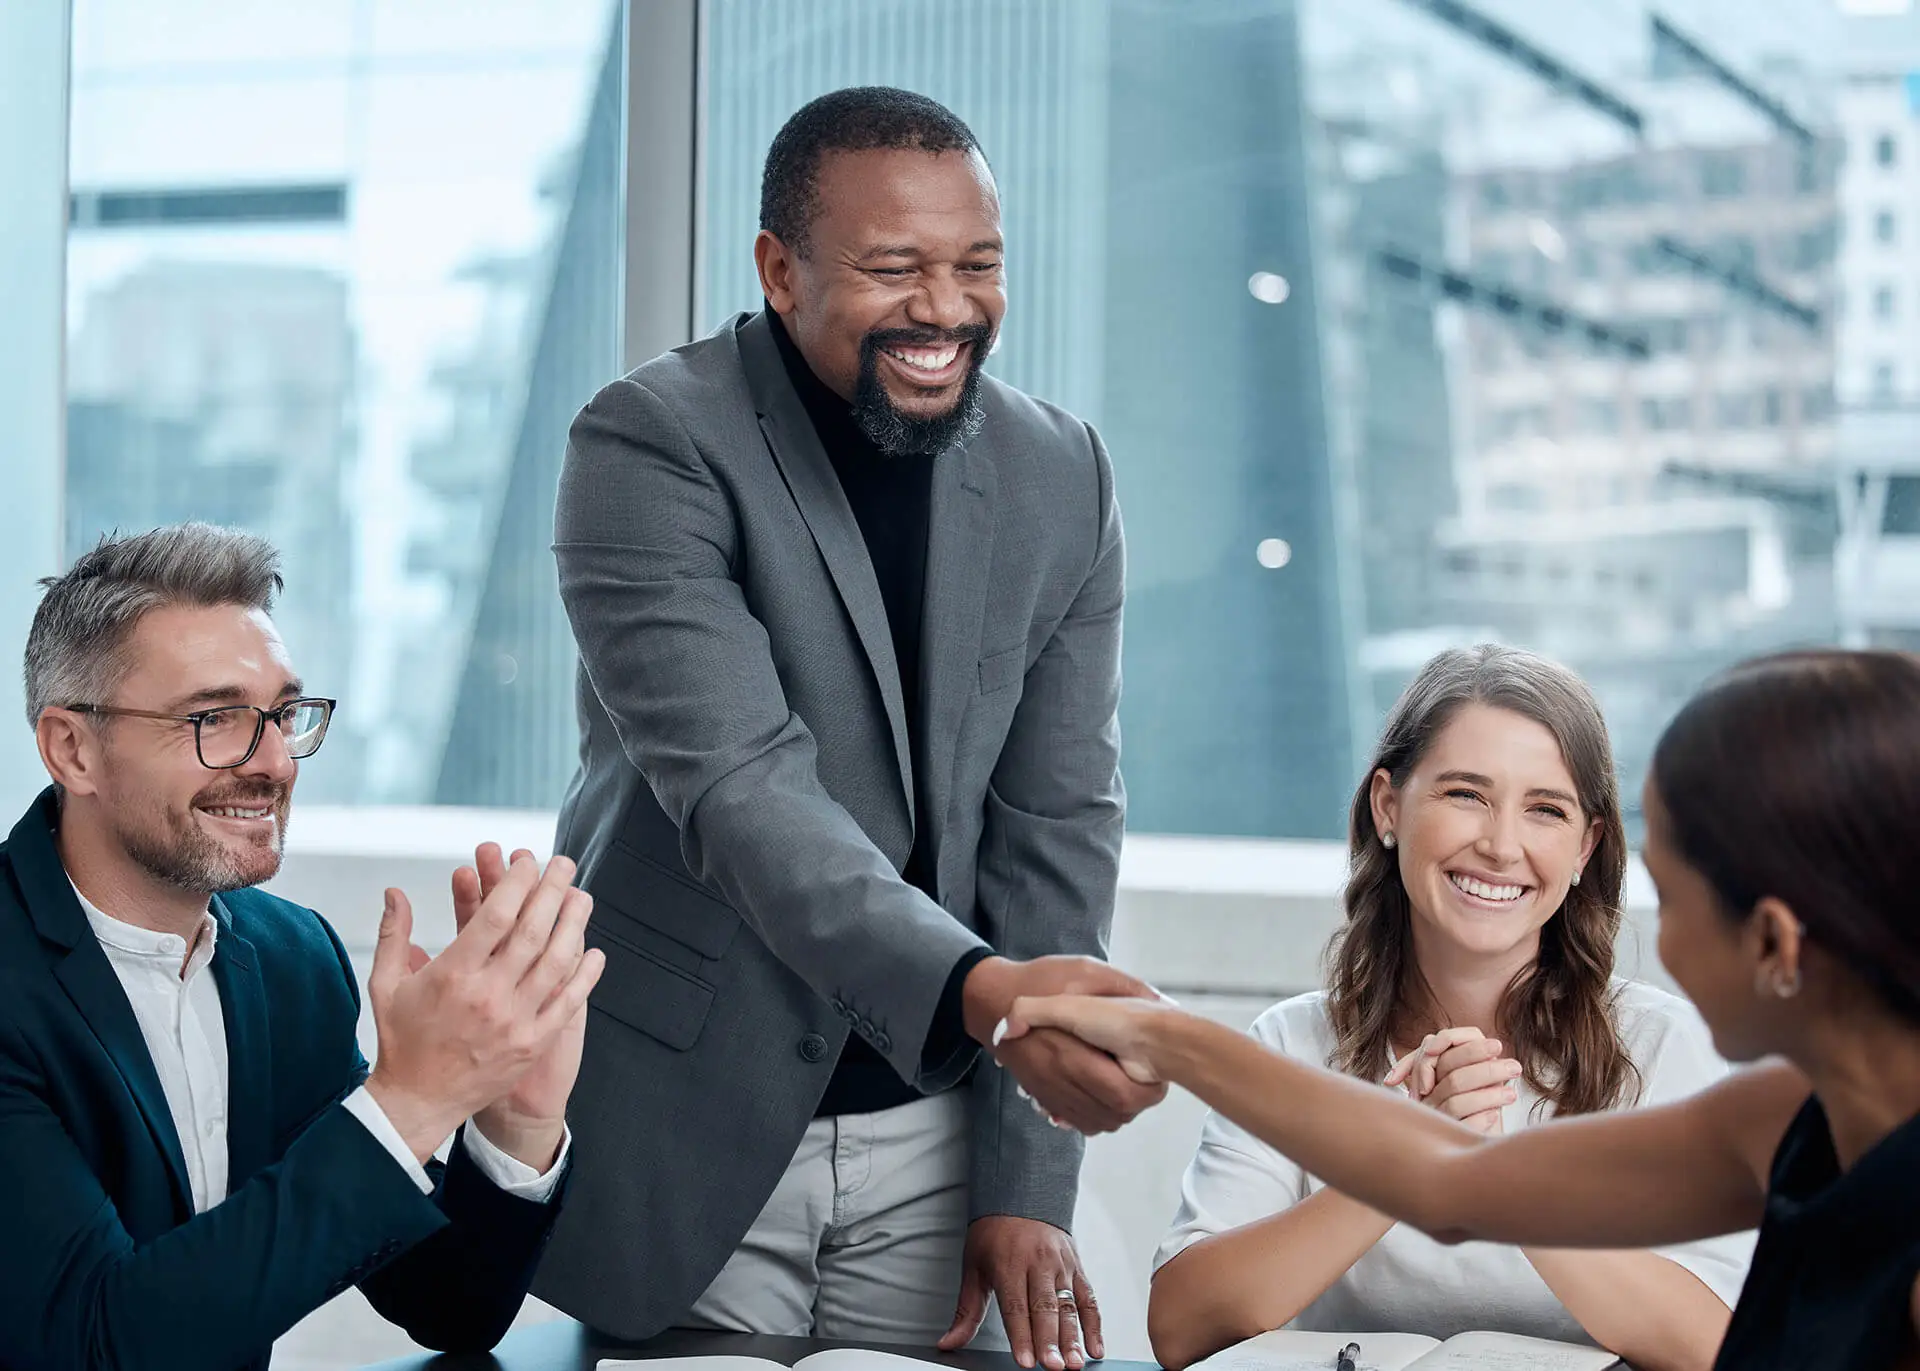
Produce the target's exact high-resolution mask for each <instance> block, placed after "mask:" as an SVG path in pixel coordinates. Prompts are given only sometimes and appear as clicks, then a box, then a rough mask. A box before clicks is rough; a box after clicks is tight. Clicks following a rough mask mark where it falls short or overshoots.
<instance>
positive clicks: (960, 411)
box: [853, 324, 993, 457]
mask: <svg viewBox="0 0 1920 1371" xmlns="http://www.w3.org/2000/svg"><path fill="white" fill-rule="evenodd" d="M992 341H993V330H992V329H990V328H989V327H988V326H987V325H985V324H968V325H966V326H965V327H964V328H956V329H880V330H876V331H875V332H873V333H869V334H868V335H867V336H866V337H864V338H862V339H861V340H860V377H859V379H858V380H857V381H856V382H855V383H854V388H853V420H854V422H855V423H856V424H858V425H859V426H860V431H861V432H862V433H864V434H866V435H867V440H868V441H869V442H871V443H872V444H873V445H874V446H875V447H877V448H879V449H880V451H881V452H883V453H885V454H886V455H887V456H889V457H913V456H923V455H926V454H930V453H936V452H942V451H945V450H946V449H947V448H949V447H951V446H952V445H953V444H955V443H957V442H960V441H961V440H963V439H966V438H971V437H973V435H974V434H976V433H978V432H979V431H980V425H981V424H982V423H983V422H985V420H986V413H985V411H984V410H982V409H981V408H980V369H981V368H982V367H984V366H985V365H986V362H987V347H988V344H989V343H991V342H992ZM942 343H957V344H962V345H968V346H969V347H970V351H969V352H968V354H967V376H966V379H965V380H964V381H962V382H961V383H960V398H959V399H958V400H956V401H954V404H953V408H952V409H949V410H948V411H947V412H946V413H945V414H936V415H933V416H931V417H929V418H924V419H921V418H916V417H914V416H913V415H911V414H903V413H901V411H900V409H899V407H898V406H896V405H895V404H894V403H893V397H892V396H890V395H888V394H887V388H886V386H884V385H883V384H881V381H880V351H881V349H882V348H889V347H938V346H940V344H942Z"/></svg>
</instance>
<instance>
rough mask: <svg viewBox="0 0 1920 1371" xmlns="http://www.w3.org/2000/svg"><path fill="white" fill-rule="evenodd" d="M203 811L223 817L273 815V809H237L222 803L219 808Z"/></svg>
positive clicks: (262, 816) (265, 817)
mask: <svg viewBox="0 0 1920 1371" xmlns="http://www.w3.org/2000/svg"><path fill="white" fill-rule="evenodd" d="M203 812H205V813H208V814H214V815H218V816H219V817H220V818H222V819H270V818H272V817H273V811H272V810H271V809H236V808H234V807H233V806H232V805H222V806H220V807H219V808H217V809H208V810H205V811H203Z"/></svg>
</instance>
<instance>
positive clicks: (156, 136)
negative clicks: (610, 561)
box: [64, 0, 622, 806]
mask: <svg viewBox="0 0 1920 1371" xmlns="http://www.w3.org/2000/svg"><path fill="white" fill-rule="evenodd" d="M618 11H619V7H618V5H617V3H615V0H537V3H535V2H533V0H529V2H528V3H522V4H512V5H502V4H488V5H474V4H466V3H459V4H456V3H453V2H452V0H418V2H416V0H409V3H407V4H405V5H375V4H366V3H359V2H358V0H299V2H298V3H295V0H273V2H272V3H263V4H254V5H248V6H244V7H240V8H239V9H236V8H235V7H233V6H230V5H226V4H222V3H216V2H215V0H76V2H75V4H74V15H73V19H74V45H73V99H72V125H73V143H72V153H71V168H72V185H73V192H74V194H73V221H72V228H71V234H70V243H69V249H70V254H69V260H70V267H69V353H68V368H67V371H68V450H69V456H68V472H67V489H66V495H67V502H66V519H65V528H64V541H65V554H66V557H67V558H68V559H71V558H72V557H73V556H74V555H75V554H76V553H78V552H79V551H80V550H82V549H83V548H85V547H86V546H88V545H90V544H91V543H92V542H93V541H94V540H95V539H97V538H98V537H99V536H100V535H101V534H102V533H105V532H108V531H111V530H114V529H119V530H122V531H132V530H137V529H144V528H149V527H152V526H153V525H155V524H158V523H166V522H171V521H174V520H180V519H206V520H211V521H214V522H218V523H228V524H237V525H241V526H244V527H247V528H250V529H253V530H255V531H257V532H259V533H262V534H265V535H266V536H268V537H269V538H271V539H273V540H274V542H275V543H277V544H278V545H279V547H280V549H281V551H282V553H283V554H284V556H285V559H286V580H287V589H286V594H285V597H284V599H283V601H282V603H281V607H280V609H279V612H278V614H277V616H276V617H277V618H278V620H279V624H280V629H281V632H282V634H283V636H284V637H285V638H286V640H287V643H288V646H289V649H290V650H291V651H292V653H293V655H294V659H295V661H296V662H297V664H298V666H299V669H300V672H301V674H302V675H303V676H304V677H305V678H306V679H307V680H308V681H310V682H311V683H312V684H313V686H314V687H315V688H317V689H319V690H322V691H324V692H325V693H326V694H329V695H337V696H338V697H339V698H340V700H341V716H340V720H339V724H340V726H339V727H338V728H336V729H335V730H334V731H333V734H332V736H331V739H330V741H329V744H328V747H327V749H326V754H325V755H324V756H323V757H321V758H320V759H318V760H317V761H316V762H315V763H314V765H313V766H311V767H310V768H308V769H307V772H306V775H305V776H304V777H303V778H302V782H301V793H302V795H303V796H304V797H306V798H307V799H308V800H309V801H313V800H319V799H326V800H335V801H369V802H372V801H379V802H420V801H431V800H436V799H439V798H442V797H452V798H455V799H457V800H459V801H460V802H461V803H466V804H474V803H481V804H515V805H541V806H549V805H554V804H557V803H558V801H559V798H560V795H561V794H562V792H563V790H564V787H565V784H566V780H567V777H568V776H569V775H570V773H571V770H572V759H573V751H574V738H573V710H572V704H571V692H572V663H573V656H572V648H571V639H570V638H569V636H568V634H567V631H566V626H565V622H564V619H563V618H562V616H561V614H560V611H559V606H558V602H557V598H556V596H555V593H554V589H553V568H552V559H551V555H550V554H549V553H548V551H547V544H548V542H549V541H550V537H551V529H552V500H553V489H554V481H555V478H556V476H557V472H558V463H559V459H560V453H561V448H562V441H563V437H564V434H565V432H566V425H567V422H568V420H569V419H570V418H571V417H572V415H573V412H574V411H575V410H576V409H577V408H578V407H579V405H580V404H581V403H582V402H583V401H584V400H585V399H586V397H588V396H590V395H591V394H592V393H593V391H594V390H595V389H596V388H597V387H598V386H599V385H600V384H602V383H604V382H605V381H606V380H607V379H608V378H609V377H610V376H612V375H613V374H614V373H615V371H616V369H617V355H616V354H617V341H616V339H617V318H618V303H619V293H618V286H617V282H618V241H619V240H618V233H619V223H620V216H619V200H620V196H619V181H618V177H619V165H620V138H621V98H620V75H621V72H622V65H621V63H620V62H619V61H618V60H617V56H616V54H617V51H618V45H617V43H616V42H615V38H616V19H617V16H618ZM463 738H464V739H469V740H470V739H473V738H484V739H485V740H486V745H485V747H481V748H476V747H471V746H463V745H462V744H461V742H460V741H459V740H461V739H463Z"/></svg>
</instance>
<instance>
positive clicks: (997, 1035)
mask: <svg viewBox="0 0 1920 1371" xmlns="http://www.w3.org/2000/svg"><path fill="white" fill-rule="evenodd" d="M1006 1036H1007V1021H1006V1020H1005V1019H1002V1020H1000V1022H999V1023H997V1024H995V1025H994V1026H993V1045H994V1046H995V1047H998V1046H1000V1040H1001V1039H1002V1038H1005V1037H1006Z"/></svg>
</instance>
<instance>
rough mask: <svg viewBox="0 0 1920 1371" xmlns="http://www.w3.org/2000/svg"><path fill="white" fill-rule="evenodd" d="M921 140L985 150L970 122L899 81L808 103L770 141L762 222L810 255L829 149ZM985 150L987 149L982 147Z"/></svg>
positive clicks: (948, 148) (923, 145)
mask: <svg viewBox="0 0 1920 1371" xmlns="http://www.w3.org/2000/svg"><path fill="white" fill-rule="evenodd" d="M876 148H919V149H920V150H922V151H923V152H979V151H980V143H979V140H978V139H976V138H975V137H974V136H973V130H972V129H970V128H968V127H967V126H966V123H965V122H964V121H963V120H962V119H961V118H960V116H959V115H957V114H955V113H954V112H953V111H952V110H950V109H948V108H947V107H946V106H945V105H943V104H941V103H940V102H939V101H938V100H929V99H928V98H927V97H926V96H924V95H918V94H915V93H914V92H913V91H910V90H900V89H898V88H896V87H893V86H849V87H847V88H846V89H845V90H836V91H830V92H829V93H827V94H826V95H822V96H821V97H820V98H819V99H817V100H810V101H808V102H807V103H806V104H804V105H802V106H801V107H800V108H799V109H798V110H797V111H796V112H795V113H794V115H793V117H792V118H791V119H789V120H787V122H786V123H785V124H784V125H782V126H781V129H780V132H778V133H777V134H775V135H774V137H773V146H771V147H769V148H768V149H767V165H766V170H765V171H764V172H763V173H762V175H761V178H760V227H761V228H762V229H764V230H766V231H767V232H768V233H771V234H772V235H773V236H774V237H776V238H778V239H779V240H780V241H781V242H782V243H785V244H786V245H787V246H788V247H789V248H791V249H792V250H793V251H794V252H796V253H799V254H801V255H803V256H804V255H805V253H806V251H807V234H808V231H809V230H810V229H811V228H812V227H813V221H814V218H815V217H816V216H817V215H818V214H819V212H820V161H821V159H822V158H823V157H824V156H825V155H826V154H827V153H829V152H870V151H873V150H874V149H876ZM983 155H984V154H983Z"/></svg>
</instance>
